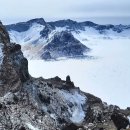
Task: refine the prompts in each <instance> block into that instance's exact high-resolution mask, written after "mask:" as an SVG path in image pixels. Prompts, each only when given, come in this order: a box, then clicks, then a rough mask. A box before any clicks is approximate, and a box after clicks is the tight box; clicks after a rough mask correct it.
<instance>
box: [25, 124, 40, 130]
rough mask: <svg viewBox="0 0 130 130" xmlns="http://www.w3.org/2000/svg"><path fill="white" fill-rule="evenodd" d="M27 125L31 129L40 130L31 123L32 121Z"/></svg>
mask: <svg viewBox="0 0 130 130" xmlns="http://www.w3.org/2000/svg"><path fill="white" fill-rule="evenodd" d="M26 125H27V127H28V128H29V129H31V130H39V129H38V128H36V127H34V126H32V125H31V123H26Z"/></svg>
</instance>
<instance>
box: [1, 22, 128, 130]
mask: <svg viewBox="0 0 130 130" xmlns="http://www.w3.org/2000/svg"><path fill="white" fill-rule="evenodd" d="M129 115H130V109H129V108H127V109H126V110H122V109H120V108H119V107H117V106H114V105H107V104H106V103H103V102H102V101H101V99H99V98H97V97H95V96H93V95H91V94H88V93H84V92H82V91H80V89H79V88H77V87H75V86H74V83H73V82H72V81H71V79H70V77H69V76H67V78H66V81H63V80H61V79H60V78H59V77H55V78H52V79H43V78H37V79H36V78H33V77H31V76H30V75H29V73H28V61H27V59H26V58H24V56H23V54H22V52H21V46H20V45H18V44H15V43H10V38H9V35H8V33H7V31H6V30H5V28H4V26H3V25H2V23H0V130H88V129H90V130H116V129H117V130H120V129H122V128H124V129H126V128H129Z"/></svg>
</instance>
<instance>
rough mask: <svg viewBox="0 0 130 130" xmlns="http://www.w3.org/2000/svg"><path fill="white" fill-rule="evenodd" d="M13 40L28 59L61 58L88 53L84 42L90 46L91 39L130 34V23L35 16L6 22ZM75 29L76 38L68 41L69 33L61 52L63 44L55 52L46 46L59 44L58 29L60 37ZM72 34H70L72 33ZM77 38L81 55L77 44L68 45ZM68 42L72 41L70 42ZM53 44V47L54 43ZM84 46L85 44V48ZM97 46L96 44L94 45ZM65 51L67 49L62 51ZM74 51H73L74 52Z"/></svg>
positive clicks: (123, 36) (82, 55)
mask: <svg viewBox="0 0 130 130" xmlns="http://www.w3.org/2000/svg"><path fill="white" fill-rule="evenodd" d="M6 27H7V29H8V31H9V34H10V37H11V41H12V42H16V43H19V44H21V45H22V50H23V52H24V55H25V56H26V57H27V58H28V59H45V60H48V59H58V58H61V57H73V58H75V57H77V55H78V56H80V58H81V57H84V56H86V55H87V54H88V49H87V50H84V49H81V48H82V46H83V45H82V44H84V45H85V46H86V47H88V46H87V45H88V44H87V43H88V41H90V40H91V39H117V38H130V35H129V34H130V26H129V25H98V24H95V23H93V22H90V21H87V22H76V21H72V20H60V21H55V22H45V21H44V19H42V18H40V19H33V20H30V21H27V22H22V23H17V24H12V25H7V26H6ZM63 32H66V33H71V35H72V37H74V38H73V41H68V40H67V39H68V38H67V37H66V39H65V40H64V44H63V45H61V46H64V49H62V51H61V52H60V54H59V50H61V48H60V49H59V47H57V48H56V50H55V52H54V51H53V52H54V53H52V54H50V52H48V50H46V48H45V46H48V44H49V43H50V42H53V44H54V46H57V44H59V42H60V40H55V41H56V42H54V40H52V39H53V38H54V36H55V35H57V33H58V34H59V37H57V39H60V36H62V33H63ZM71 35H70V36H71ZM75 40H79V41H80V47H77V52H80V53H79V54H78V53H77V55H76V54H75V53H74V51H75V50H72V48H73V45H71V46H69V47H68V46H67V45H68V44H71V43H73V42H74V41H75ZM66 43H68V44H66ZM54 46H53V47H54ZM85 46H84V48H85ZM67 48H69V51H67V53H66V54H65V53H64V51H63V50H66V49H67ZM90 49H93V48H90ZM62 52H63V53H62ZM70 52H71V53H70Z"/></svg>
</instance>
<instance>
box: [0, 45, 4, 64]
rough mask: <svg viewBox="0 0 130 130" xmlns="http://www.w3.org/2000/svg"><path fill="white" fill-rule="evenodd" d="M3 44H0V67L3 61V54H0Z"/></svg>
mask: <svg viewBox="0 0 130 130" xmlns="http://www.w3.org/2000/svg"><path fill="white" fill-rule="evenodd" d="M2 48H3V44H2V43H0V65H1V64H2V61H3V52H2Z"/></svg>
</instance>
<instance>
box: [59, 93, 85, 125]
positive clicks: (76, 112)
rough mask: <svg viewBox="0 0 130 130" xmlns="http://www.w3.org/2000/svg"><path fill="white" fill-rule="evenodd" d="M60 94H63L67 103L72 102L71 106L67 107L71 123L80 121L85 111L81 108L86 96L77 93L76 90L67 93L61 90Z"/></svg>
mask: <svg viewBox="0 0 130 130" xmlns="http://www.w3.org/2000/svg"><path fill="white" fill-rule="evenodd" d="M60 93H61V96H63V97H64V98H65V99H66V100H67V102H68V103H72V104H73V107H72V108H71V107H68V110H69V112H70V114H71V115H72V117H70V120H71V121H72V122H73V123H81V122H82V121H83V119H84V118H85V113H84V111H83V109H82V105H83V104H85V102H86V97H85V96H82V95H81V94H79V93H78V92H77V91H74V92H73V93H69V92H67V91H61V92H60Z"/></svg>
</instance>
